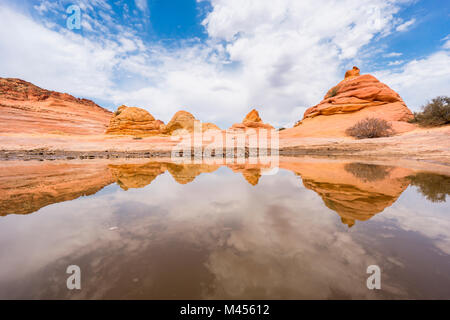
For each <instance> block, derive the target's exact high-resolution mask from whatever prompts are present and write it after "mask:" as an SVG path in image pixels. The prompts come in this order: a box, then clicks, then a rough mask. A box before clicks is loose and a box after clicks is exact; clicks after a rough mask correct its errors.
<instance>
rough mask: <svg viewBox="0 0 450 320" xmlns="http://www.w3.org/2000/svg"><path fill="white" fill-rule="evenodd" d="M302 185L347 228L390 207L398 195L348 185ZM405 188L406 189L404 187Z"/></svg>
mask: <svg viewBox="0 0 450 320" xmlns="http://www.w3.org/2000/svg"><path fill="white" fill-rule="evenodd" d="M303 185H304V186H305V187H306V188H308V189H311V190H314V191H315V192H317V193H318V194H319V195H320V196H321V197H322V199H323V202H324V203H325V205H326V206H327V207H328V208H330V209H331V210H334V211H336V212H337V213H338V214H339V215H340V216H341V220H342V223H344V224H346V225H348V226H349V227H351V226H353V225H354V224H355V220H360V221H365V220H368V219H370V218H372V217H373V216H374V215H375V214H377V213H379V212H381V211H383V210H384V209H385V208H386V207H389V206H390V205H392V204H393V203H394V202H395V201H396V200H397V198H398V196H399V195H400V194H398V195H397V194H395V195H387V194H383V193H381V192H374V191H368V190H364V189H363V188H359V187H357V186H354V185H349V184H332V183H326V182H315V181H311V180H306V179H304V180H303ZM405 188H406V187H405Z"/></svg>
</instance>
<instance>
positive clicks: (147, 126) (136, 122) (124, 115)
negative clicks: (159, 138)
mask: <svg viewBox="0 0 450 320" xmlns="http://www.w3.org/2000/svg"><path fill="white" fill-rule="evenodd" d="M163 128H164V123H163V122H162V121H160V120H156V119H155V118H154V117H153V116H152V115H151V114H150V113H149V112H148V111H146V110H144V109H141V108H137V107H127V106H124V105H122V106H120V107H119V108H118V109H117V111H116V112H115V113H114V115H113V117H112V118H111V120H110V123H109V126H108V128H107V129H106V133H107V134H123V135H135V136H146V135H157V134H159V133H161V130H162V129H163Z"/></svg>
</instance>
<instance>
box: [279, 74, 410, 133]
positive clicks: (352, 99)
mask: <svg viewBox="0 0 450 320" xmlns="http://www.w3.org/2000/svg"><path fill="white" fill-rule="evenodd" d="M367 117H370V118H380V119H385V120H387V121H389V122H390V123H391V124H392V126H393V129H394V131H396V132H398V133H400V132H406V131H409V130H412V129H414V126H413V125H412V124H410V123H408V122H407V121H408V120H409V119H411V118H412V113H411V111H410V110H409V109H408V107H407V106H406V104H405V102H404V101H403V100H402V98H401V97H400V96H399V95H398V93H397V92H395V91H394V90H392V89H391V88H389V87H388V86H387V85H386V84H384V83H382V82H380V81H379V80H378V79H377V78H375V77H374V76H372V75H370V74H364V75H360V73H359V69H358V68H357V67H353V69H352V70H348V71H347V72H346V73H345V79H344V80H342V81H341V82H339V83H338V84H337V85H336V86H334V87H333V88H331V89H330V90H328V92H327V93H326V95H325V97H324V99H323V100H322V101H321V102H320V103H319V104H318V105H315V106H313V107H311V108H309V109H307V110H306V111H305V114H304V116H303V119H302V121H299V122H297V123H296V125H295V128H293V129H288V130H284V131H283V133H282V135H285V136H289V135H291V136H305V137H307V136H310V137H314V136H317V137H321V136H324V137H325V136H327V137H339V136H341V137H342V136H346V134H345V130H346V129H347V128H349V127H351V126H352V125H354V124H355V123H357V122H358V121H360V120H362V119H364V118H367Z"/></svg>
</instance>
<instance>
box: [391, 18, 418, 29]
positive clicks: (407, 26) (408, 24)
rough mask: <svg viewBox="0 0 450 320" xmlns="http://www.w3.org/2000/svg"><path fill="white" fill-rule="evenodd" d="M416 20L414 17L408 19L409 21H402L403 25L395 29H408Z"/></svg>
mask: <svg viewBox="0 0 450 320" xmlns="http://www.w3.org/2000/svg"><path fill="white" fill-rule="evenodd" d="M415 22H416V19H414V18H413V19H411V20H408V21H406V22H404V23H402V24H401V25H399V26H397V28H396V29H395V30H397V31H398V32H404V31H407V30H408V29H409V28H410V27H411V26H412V25H413V24H414V23H415Z"/></svg>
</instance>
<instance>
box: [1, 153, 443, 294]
mask: <svg viewBox="0 0 450 320" xmlns="http://www.w3.org/2000/svg"><path fill="white" fill-rule="evenodd" d="M279 167H280V169H279V171H278V172H277V173H276V174H273V173H274V172H273V170H272V171H270V173H271V174H264V173H265V172H268V171H265V169H264V168H261V167H260V166H257V165H230V166H218V165H206V164H203V165H202V164H190V165H181V164H174V163H169V162H156V161H148V160H147V161H140V162H139V163H116V162H114V163H111V162H110V163H108V162H105V161H80V162H70V161H69V162H50V161H43V162H12V161H11V162H4V163H1V164H0V169H1V171H0V172H1V173H0V191H1V194H0V215H1V216H0V243H1V244H2V245H1V246H0V298H2V299H12V298H20V299H22V298H31V299H38V298H40V299H54V298H57V299H80V298H87V299H107V298H112V299H228V298H236V299H241V298H249V299H253V298H258V299H311V298H318V299H333V298H339V299H350V298H353V299H355V298H360V299H367V298H369V299H380V298H393V299H403V298H425V299H431V298H444V299H450V205H449V203H448V194H449V193H450V177H449V176H445V175H441V174H436V173H432V172H419V171H414V170H411V169H406V168H399V167H394V166H391V165H375V164H367V163H351V162H340V161H318V160H301V159H284V160H283V159H282V160H281V162H280V165H279ZM446 197H447V199H446ZM446 200H447V202H446ZM69 265H78V266H79V267H80V268H81V286H82V288H81V290H73V291H70V290H68V289H67V287H66V279H67V277H68V276H69V275H68V274H66V268H67V266H69ZM369 265H378V266H379V267H380V269H381V290H369V289H368V288H367V286H366V280H367V277H368V276H369V274H367V273H366V269H367V267H368V266H369Z"/></svg>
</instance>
